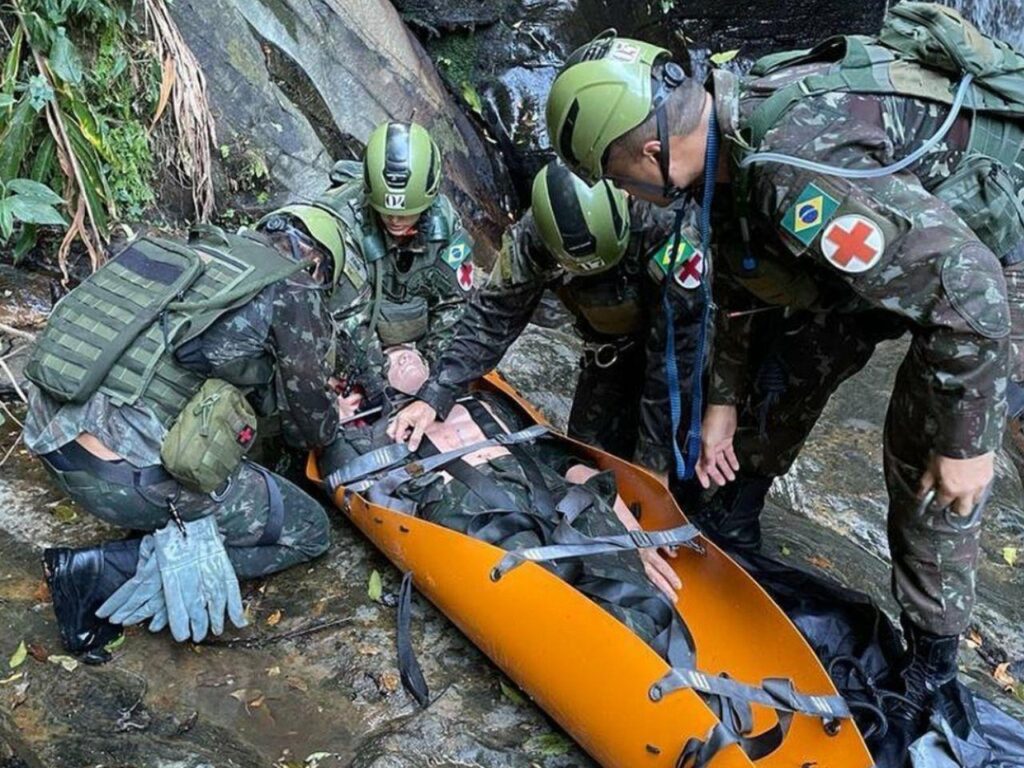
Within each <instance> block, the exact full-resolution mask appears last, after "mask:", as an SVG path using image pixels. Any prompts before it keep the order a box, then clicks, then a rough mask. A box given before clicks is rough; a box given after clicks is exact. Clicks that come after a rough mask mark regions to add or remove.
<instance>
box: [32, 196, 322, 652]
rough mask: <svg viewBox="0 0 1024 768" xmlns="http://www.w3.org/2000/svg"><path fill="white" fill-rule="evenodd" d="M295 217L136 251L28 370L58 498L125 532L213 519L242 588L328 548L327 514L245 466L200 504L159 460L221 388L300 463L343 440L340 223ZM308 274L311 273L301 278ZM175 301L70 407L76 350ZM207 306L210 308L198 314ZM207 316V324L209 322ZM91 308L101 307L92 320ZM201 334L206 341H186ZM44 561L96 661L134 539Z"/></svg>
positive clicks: (67, 616) (71, 643)
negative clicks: (159, 302)
mask: <svg viewBox="0 0 1024 768" xmlns="http://www.w3.org/2000/svg"><path fill="white" fill-rule="evenodd" d="M287 220H288V226H287V227H282V228H281V229H279V230H278V231H275V232H273V233H270V234H269V236H266V235H263V234H257V233H254V232H243V233H242V234H240V235H227V234H225V233H223V232H220V231H219V230H214V229H213V228H209V229H207V230H205V231H204V232H202V233H198V234H196V236H194V237H193V238H192V240H190V242H189V245H188V247H187V248H186V247H183V246H182V245H179V244H177V243H172V242H169V241H164V240H159V239H155V238H142V239H140V240H137V241H134V242H132V243H130V244H129V245H128V246H127V247H126V248H125V249H124V250H123V251H122V252H121V253H119V254H118V255H117V256H116V257H114V258H113V259H112V260H111V261H110V262H108V264H107V265H105V266H103V267H101V268H100V269H99V270H98V271H97V272H96V273H95V274H94V275H93V276H92V277H91V278H89V280H87V281H86V282H85V283H83V285H82V286H80V287H78V288H76V289H75V290H73V291H72V292H71V294H69V296H68V297H66V298H65V299H64V300H62V302H61V304H59V305H58V306H57V307H56V308H55V310H54V315H53V318H52V319H51V322H50V324H49V325H48V328H47V330H46V331H45V332H44V334H43V336H42V338H41V340H40V342H39V345H38V347H37V351H36V353H35V355H34V356H33V360H32V361H31V362H30V364H29V366H28V369H27V372H28V374H29V377H30V379H32V381H33V383H32V384H31V385H30V388H29V412H28V417H27V419H26V423H25V443H26V445H27V446H28V448H29V450H31V451H32V452H33V453H35V454H36V455H38V456H39V457H40V459H41V460H42V462H43V464H44V466H45V467H46V469H47V470H48V471H49V473H50V475H51V476H52V477H53V478H54V480H55V481H56V483H57V485H58V487H59V488H60V489H61V490H62V491H64V492H65V493H66V494H67V495H68V496H70V497H71V498H72V499H73V500H74V501H75V502H77V503H78V504H80V505H81V506H82V507H83V508H84V509H85V510H86V511H87V512H89V513H90V514H93V515H95V516H96V517H98V518H100V519H101V520H103V521H104V522H107V523H109V524H111V525H115V526H118V527H122V528H126V529H129V530H131V531H140V532H147V531H154V530H157V529H161V528H163V527H165V526H169V525H173V524H175V523H176V524H177V525H179V526H185V525H188V524H189V521H196V520H199V519H202V518H205V517H207V516H212V517H213V519H214V520H215V522H216V528H217V529H218V530H219V533H220V535H221V536H222V537H223V546H224V548H225V550H226V553H227V558H228V559H229V560H230V565H231V566H232V567H233V569H234V572H235V574H237V576H238V577H241V578H254V577H258V576H264V575H267V574H270V573H274V572H276V571H279V570H282V569H284V568H288V567H290V566H293V565H295V564H297V563H301V562H305V561H308V560H310V559H312V558H314V557H316V556H318V555H320V554H322V553H323V552H324V551H325V550H326V549H327V547H328V545H329V543H330V537H329V527H328V520H327V517H326V515H325V513H324V511H323V508H322V507H321V505H320V504H319V503H318V502H317V501H316V500H314V499H313V498H311V497H310V496H309V495H307V494H306V493H305V492H304V491H302V490H301V489H299V488H298V487H297V486H295V485H293V484H292V483H291V482H289V481H288V480H286V479H285V478H283V477H280V476H278V475H276V474H274V473H272V472H270V471H269V470H267V469H265V468H263V467H261V466H259V465H257V464H255V463H252V462H249V461H247V460H243V461H242V463H241V464H240V465H238V466H237V468H236V469H235V470H234V471H233V472H231V474H230V475H229V476H228V478H227V480H226V481H225V482H224V483H223V485H222V486H221V487H219V488H216V489H215V490H214V491H212V492H209V493H204V492H200V491H198V490H196V489H194V488H192V487H189V486H187V485H184V484H183V483H182V482H180V481H179V480H177V479H175V477H173V476H172V475H171V474H169V473H168V471H166V469H165V467H164V466H162V464H161V459H162V456H161V448H162V444H163V443H164V442H165V437H166V436H167V434H168V429H169V428H170V427H171V425H172V424H173V423H175V422H176V420H177V419H178V417H179V414H180V415H182V416H183V415H184V414H185V413H186V412H187V411H188V409H189V408H190V407H191V403H192V402H193V401H192V400H189V398H190V396H192V394H193V393H194V392H195V391H196V390H198V389H200V385H202V384H203V382H204V381H208V380H211V379H214V378H215V379H219V380H223V381H226V382H229V383H231V384H234V385H237V387H238V388H240V389H243V390H244V391H245V392H247V393H248V400H249V402H250V403H252V404H253V405H254V406H255V408H256V412H257V413H258V414H259V415H260V416H275V415H276V416H278V417H279V418H280V420H281V422H282V431H283V438H284V440H285V441H286V442H287V443H288V444H289V445H290V446H293V447H294V448H296V449H301V450H303V451H307V450H309V449H310V448H314V447H317V446H322V445H325V444H327V443H329V442H330V441H331V440H332V439H333V438H334V436H335V433H336V431H337V424H338V410H337V408H338V407H337V404H336V399H337V398H336V396H335V395H334V394H333V393H331V392H329V391H328V390H327V380H328V377H329V376H330V375H331V373H332V369H333V363H334V360H333V338H334V329H333V324H332V320H331V317H330V314H329V312H328V309H327V306H326V299H327V295H328V294H327V293H326V292H325V290H324V288H325V287H326V288H330V285H331V280H332V270H333V267H332V260H333V258H334V257H336V256H340V253H341V251H340V237H339V234H338V231H337V222H336V221H334V220H333V217H331V216H329V215H328V214H326V213H324V212H323V211H319V210H316V209H313V208H301V207H296V208H292V209H290V210H289V213H288V214H287ZM183 256H184V257H186V262H185V263H186V264H189V263H195V264H201V265H204V266H203V267H202V268H201V269H200V270H199V276H198V277H193V278H191V279H192V282H191V283H190V284H189V283H184V284H175V287H173V288H172V287H171V285H169V284H168V283H169V282H170V281H172V280H174V279H175V275H176V274H177V273H176V272H175V271H174V268H175V265H177V264H179V263H180V258H181V257H183ZM293 258H297V259H299V260H301V263H295V261H293ZM305 264H313V265H314V266H312V267H310V268H309V270H305V271H304V270H303V266H304V265H305ZM310 272H312V274H310ZM117 281H121V282H117ZM325 283H326V286H325ZM115 286H120V287H121V290H120V291H117V290H114V287H115ZM137 286H151V287H152V292H151V293H150V294H149V295H148V296H147V295H142V296H141V298H140V295H139V294H138V293H134V292H133V291H135V290H137ZM182 286H184V287H182ZM168 291H173V292H174V293H176V294H177V295H178V296H179V302H181V304H179V305H175V304H173V303H172V304H170V305H166V306H165V309H164V311H163V312H161V313H160V314H159V315H158V316H157V318H156V319H155V320H153V321H151V322H149V323H148V324H147V325H143V326H142V327H141V332H139V333H137V335H128V336H126V337H125V339H126V342H127V344H126V346H124V348H123V349H118V350H115V352H114V354H115V355H116V358H115V359H106V361H105V363H104V357H103V354H102V352H101V353H100V355H99V357H98V358H96V360H95V361H94V362H93V363H92V367H93V369H94V370H92V371H87V372H86V376H87V377H89V378H91V379H92V380H93V382H94V385H93V386H92V387H91V388H89V389H86V390H82V391H80V392H77V393H75V394H74V395H72V396H71V397H68V396H67V394H68V392H69V391H70V389H71V386H69V385H72V384H74V379H73V376H74V374H75V372H76V369H75V368H74V365H73V362H78V361H81V360H82V359H83V355H85V357H87V358H88V357H92V355H90V354H87V352H83V350H88V349H89V348H90V346H91V345H94V344H96V342H95V340H93V339H92V337H91V334H92V333H93V331H92V328H93V327H95V325H96V324H98V325H99V326H100V327H102V326H104V325H106V326H109V327H116V319H117V318H119V315H117V313H119V312H121V311H122V310H123V309H126V308H131V314H129V315H128V317H129V318H132V317H133V316H135V315H144V314H145V312H146V309H147V308H146V307H145V306H142V307H138V306H137V304H133V303H131V302H132V301H135V302H140V301H144V299H146V298H151V297H155V298H157V299H160V296H161V294H162V293H167V292H168ZM198 296H202V297H204V299H205V302H203V301H199V302H197V301H196V298H197V297H198ZM221 296H227V301H226V303H223V304H222V303H220V301H219V297H221ZM96 297H99V299H100V303H96V302H95V301H94V299H95V298H96ZM211 304H212V307H213V310H212V312H209V313H207V314H206V315H203V314H202V312H203V310H205V309H207V308H208V307H209V306H210V305H211ZM88 306H94V307H95V309H94V310H92V311H91V312H90V310H87V309H84V310H83V308H84V307H88ZM78 311H84V312H85V314H86V316H89V315H90V314H91V317H90V320H91V321H93V322H92V323H90V324H85V323H83V322H81V320H80V319H79V316H78V315H77V314H76V313H77V312H78ZM109 318H114V320H111V319H109ZM193 325H198V326H199V328H200V331H199V333H197V334H196V335H194V336H191V337H190V338H188V340H187V341H185V342H180V340H181V339H183V338H185V336H184V335H185V334H188V333H189V329H190V327H191V326H193ZM135 330H136V331H137V332H138V331H139V330H140V329H138V328H136V329H135ZM109 336H110V335H107V336H104V337H103V340H102V342H100V343H99V344H97V345H96V346H97V348H99V349H102V348H103V347H104V346H105V345H107V344H108V343H109V344H111V345H117V344H118V342H119V340H120V338H119V337H117V336H116V335H115V338H114V339H113V340H112V341H111V340H110V338H109ZM133 338H134V339H135V341H132V339H133ZM179 342H180V343H179ZM138 370H143V371H146V373H144V374H143V378H142V379H140V378H139V377H138V376H137V375H135V374H133V373H132V372H133V371H138ZM140 381H141V383H140ZM126 384H127V385H128V386H131V387H133V388H134V389H133V392H132V393H127V392H126V391H125V389H124V387H125V385H126ZM254 426H255V425H246V426H245V427H244V428H243V429H242V430H241V431H240V432H239V433H238V435H237V441H238V442H239V443H240V444H242V445H250V444H251V442H252V439H253V434H252V433H253V427H254ZM172 521H173V523H172ZM183 530H184V528H183ZM44 561H45V566H46V575H47V580H48V582H49V584H50V588H51V593H52V596H53V602H54V609H55V612H56V614H57V618H58V623H59V625H60V629H61V635H62V639H63V641H64V643H65V645H66V646H67V647H68V649H69V650H70V651H72V652H74V653H85V654H90V653H91V654H93V655H94V656H95V655H96V654H99V655H100V656H102V653H103V652H102V650H101V649H102V647H103V645H105V644H106V642H108V641H109V640H111V639H112V638H113V637H115V636H116V634H117V633H118V632H119V631H120V628H119V627H118V628H115V627H113V626H112V625H111V624H110V623H108V622H105V621H100V620H99V619H97V618H96V616H95V615H94V612H95V611H96V609H97V608H98V607H99V606H100V605H101V603H103V602H104V600H105V599H106V598H107V597H109V596H110V595H111V594H112V593H114V592H115V591H116V590H117V589H118V588H119V587H121V586H122V585H123V584H125V583H126V582H127V581H128V580H129V579H130V578H131V577H132V576H133V574H135V573H136V566H137V564H140V563H141V559H140V540H139V539H137V538H136V539H128V540H124V541H116V542H110V543H106V544H103V545H101V546H97V547H91V548H86V549H78V550H72V549H67V548H57V549H49V550H46V552H45V557H44ZM139 567H140V568H141V565H139ZM221 611H223V607H221ZM218 618H220V622H218ZM236 619H237V617H236ZM219 623H222V617H216V616H213V615H212V614H211V626H213V627H217V626H218V624H219ZM174 629H176V628H175V627H174V625H173V624H172V630H174ZM195 639H196V640H199V639H201V637H195Z"/></svg>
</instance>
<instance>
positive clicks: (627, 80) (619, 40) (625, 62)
mask: <svg viewBox="0 0 1024 768" xmlns="http://www.w3.org/2000/svg"><path fill="white" fill-rule="evenodd" d="M671 55H672V54H671V53H670V52H669V51H668V50H666V49H665V48H659V47H658V46H656V45H651V44H650V43H645V42H642V41H640V40H632V39H629V38H625V37H616V35H615V32H614V31H613V30H609V31H608V32H602V33H601V34H600V35H598V36H597V37H596V38H594V39H593V40H591V41H590V42H589V43H587V44H586V45H584V46H582V47H581V48H577V49H576V50H575V51H573V53H572V55H570V56H569V58H568V59H567V60H566V62H565V66H563V67H562V71H561V72H559V74H558V77H556V78H555V82H554V83H553V84H552V86H551V91H550V93H549V94H548V103H547V112H546V114H547V124H548V136H549V138H550V140H551V146H552V147H553V148H554V150H555V152H557V153H558V156H559V157H560V158H562V161H563V162H564V163H565V164H566V165H568V166H569V168H571V169H572V170H573V171H574V172H575V173H577V174H579V175H580V176H582V177H583V178H584V179H586V180H587V181H590V182H594V181H596V180H597V179H599V178H601V177H602V176H603V175H604V162H605V159H606V154H607V152H608V146H609V145H610V144H611V143H612V142H613V141H615V140H616V139H617V138H619V137H620V136H623V135H625V134H626V133H628V132H629V131H631V130H632V129H633V128H636V127H637V126H638V125H640V124H641V123H642V122H644V120H646V119H647V117H648V116H649V115H650V114H651V112H652V111H654V109H655V108H656V107H657V106H659V105H660V103H661V101H663V100H664V98H665V96H667V95H668V94H667V92H665V91H664V90H663V89H661V88H660V87H659V86H660V85H661V84H660V83H658V82H657V81H656V80H655V79H653V77H652V71H653V68H654V65H655V64H657V63H660V62H661V61H662V59H665V60H666V61H667V60H668V58H669V57H670V56H671ZM668 68H669V67H668V66H666V67H665V69H666V70H668ZM671 68H672V74H673V76H679V77H682V76H683V75H682V69H681V68H680V67H679V65H678V64H674V63H673V64H672V65H671ZM655 88H658V98H659V101H658V103H657V104H656V103H655V92H654V89H655Z"/></svg>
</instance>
